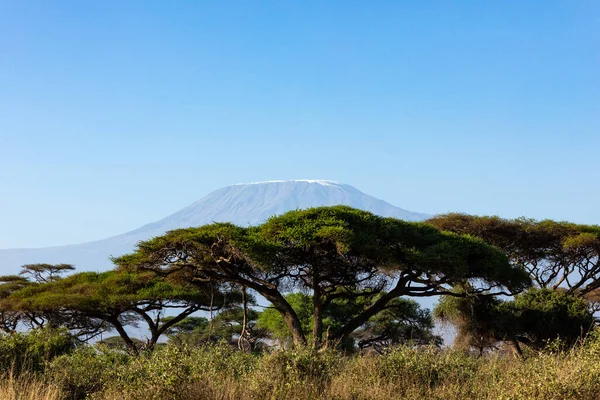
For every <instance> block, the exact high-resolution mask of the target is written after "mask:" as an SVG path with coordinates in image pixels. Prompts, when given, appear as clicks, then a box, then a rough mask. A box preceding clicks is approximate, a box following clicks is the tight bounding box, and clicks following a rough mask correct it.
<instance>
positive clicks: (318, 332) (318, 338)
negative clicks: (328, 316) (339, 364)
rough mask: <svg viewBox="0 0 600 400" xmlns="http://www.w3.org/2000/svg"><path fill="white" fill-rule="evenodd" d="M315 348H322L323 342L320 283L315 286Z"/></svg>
mask: <svg viewBox="0 0 600 400" xmlns="http://www.w3.org/2000/svg"><path fill="white" fill-rule="evenodd" d="M312 335H313V347H314V348H315V349H318V348H320V347H321V342H322V340H323V302H322V299H321V288H320V287H319V283H318V282H316V284H315V285H314V286H313V331H312Z"/></svg>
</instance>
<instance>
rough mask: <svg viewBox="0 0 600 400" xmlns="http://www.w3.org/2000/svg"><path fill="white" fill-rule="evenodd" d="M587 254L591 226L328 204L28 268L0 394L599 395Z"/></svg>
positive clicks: (595, 236) (8, 333)
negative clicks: (109, 265) (386, 213)
mask: <svg viewBox="0 0 600 400" xmlns="http://www.w3.org/2000/svg"><path fill="white" fill-rule="evenodd" d="M599 254H600V227H597V226H587V225H576V224H570V223H562V222H554V221H539V222H538V221H533V220H526V219H518V220H505V219H501V218H497V217H474V216H468V215H462V214H448V215H442V216H438V217H435V218H433V219H431V220H429V221H427V222H425V223H411V222H405V221H401V220H397V219H394V218H382V217H378V216H375V215H373V214H371V213H368V212H364V211H360V210H356V209H352V208H349V207H343V206H335V207H320V208H314V209H309V210H299V211H292V212H288V213H286V214H284V215H282V216H278V217H273V218H271V219H269V220H268V221H267V222H265V223H263V224H261V225H259V226H254V227H247V228H244V227H239V226H235V225H232V224H227V223H215V224H210V225H205V226H201V227H193V228H186V229H178V230H174V231H170V232H167V233H166V234H165V235H163V236H160V237H156V238H152V239H150V240H147V241H144V242H141V243H139V245H138V246H137V248H136V250H135V251H134V252H133V253H131V254H128V255H125V256H122V257H118V258H114V259H113V262H114V264H115V268H114V269H113V270H111V271H106V272H75V271H74V269H73V267H72V266H71V265H66V264H63V265H48V264H35V265H26V266H23V267H22V271H21V273H20V274H19V275H10V276H2V277H0V330H2V332H3V333H2V334H1V335H0V364H1V368H2V370H3V371H5V372H4V377H3V379H2V380H1V382H2V383H1V384H0V397H2V398H15V399H17V398H19V399H22V398H30V399H39V398H47V399H86V398H90V399H107V400H108V399H123V398H131V399H234V398H236V399H239V398H249V399H252V398H253V399H264V398H267V399H286V398H287V399H390V398H398V399H400V398H402V399H404V398H407V399H421V398H431V399H459V398H460V399H465V398H466V399H521V398H531V399H546V398H548V399H564V398H573V399H575V398H577V399H579V398H581V399H596V398H597V397H598V393H600V333H599V332H598V329H597V328H596V325H597V322H598V321H597V320H596V319H595V312H596V311H597V309H598V299H600V261H599ZM422 297H434V298H435V299H438V302H437V306H436V307H435V309H434V310H432V311H430V310H428V309H425V308H423V307H421V306H420V305H419V303H418V302H417V301H416V300H417V299H419V298H422ZM436 320H437V321H438V322H439V323H441V324H443V326H447V327H449V328H450V327H451V328H452V330H453V331H454V332H455V336H456V338H455V340H454V343H448V345H450V344H451V345H452V346H444V345H443V338H442V337H441V336H440V334H439V332H438V331H436V330H435V329H434V324H435V321H436Z"/></svg>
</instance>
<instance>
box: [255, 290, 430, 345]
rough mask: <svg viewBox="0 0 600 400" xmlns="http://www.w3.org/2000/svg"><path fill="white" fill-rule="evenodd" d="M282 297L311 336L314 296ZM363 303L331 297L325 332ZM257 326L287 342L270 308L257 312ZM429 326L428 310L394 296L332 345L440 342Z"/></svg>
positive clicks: (283, 328)
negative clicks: (355, 329)
mask: <svg viewBox="0 0 600 400" xmlns="http://www.w3.org/2000/svg"><path fill="white" fill-rule="evenodd" d="M285 298H286V300H287V301H288V302H289V303H290V304H291V306H292V307H293V308H294V310H295V311H296V314H297V315H298V318H299V319H300V322H301V324H302V329H303V330H304V334H305V335H306V336H307V337H309V338H310V336H311V334H312V327H313V313H312V312H313V297H312V296H309V295H307V294H304V293H290V294H288V295H286V296H285ZM365 306H367V304H365V299H364V298H363V297H358V298H357V299H339V300H334V301H333V302H332V303H331V304H329V305H328V306H327V307H326V308H325V310H324V313H323V324H324V328H325V331H332V330H335V329H338V328H339V327H340V326H343V324H345V323H346V322H347V321H348V320H350V319H351V318H353V317H354V316H355V315H357V314H358V313H360V312H361V310H362V309H363V308H364V307H365ZM257 327H259V328H263V329H264V330H265V331H267V332H269V334H270V337H271V338H272V339H275V340H278V341H279V342H280V343H281V344H283V345H284V346H285V345H286V344H289V343H290V340H291V335H290V332H289V330H288V329H287V327H286V325H285V322H284V321H283V318H282V317H281V315H280V314H279V313H278V312H277V311H276V310H275V309H273V308H267V309H265V310H264V311H263V312H261V313H260V314H259V317H258V323H257ZM432 329H433V319H432V317H431V313H430V312H429V310H427V309H425V310H424V309H421V308H420V306H419V304H418V303H417V302H415V301H413V300H409V299H403V298H396V299H393V300H391V301H390V302H389V303H388V305H387V307H386V308H385V309H384V310H383V311H381V312H380V313H377V314H376V315H374V316H373V317H371V319H369V320H368V321H367V323H365V324H364V325H363V326H362V327H361V328H360V329H358V330H357V331H356V332H355V333H354V334H353V335H352V337H349V338H347V339H346V340H345V341H344V342H342V343H333V345H337V346H338V347H339V348H341V349H345V350H354V348H355V346H356V344H358V346H359V347H360V348H361V349H363V348H367V347H370V346H375V347H376V348H378V349H381V348H382V347H385V346H391V345H395V344H400V343H408V342H413V343H418V344H426V343H438V344H440V343H441V339H440V338H437V337H435V336H434V335H433V334H432V332H431V331H432ZM355 341H357V343H355Z"/></svg>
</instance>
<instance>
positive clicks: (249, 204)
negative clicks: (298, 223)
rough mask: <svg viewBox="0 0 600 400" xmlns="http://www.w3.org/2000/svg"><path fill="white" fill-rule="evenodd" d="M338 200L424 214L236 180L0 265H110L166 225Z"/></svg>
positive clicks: (337, 192)
mask: <svg viewBox="0 0 600 400" xmlns="http://www.w3.org/2000/svg"><path fill="white" fill-rule="evenodd" d="M337 204H344V205H349V206H351V207H355V208H359V209H362V210H367V211H371V212H373V213H374V214H377V215H381V216H385V217H396V218H400V219H404V220H407V221H421V220H424V219H426V218H427V217H428V215H426V214H420V213H413V212H410V211H406V210H404V209H402V208H398V207H395V206H393V205H391V204H389V203H386V202H385V201H383V200H380V199H377V198H375V197H372V196H369V195H367V194H365V193H363V192H361V191H359V190H358V189H355V188H354V187H352V186H349V185H344V184H341V183H337V182H331V181H317V180H294V181H269V182H257V183H250V184H238V185H232V186H227V187H225V188H222V189H219V190H216V191H214V192H212V193H210V194H208V195H207V196H205V197H203V198H202V199H200V200H198V201H197V202H195V203H193V204H191V205H189V206H188V207H185V208H183V209H181V210H180V211H177V212H176V213H174V214H171V215H169V216H168V217H166V218H163V219H161V220H159V221H156V222H153V223H150V224H147V225H144V226H142V227H141V228H138V229H136V230H134V231H131V232H127V233H124V234H122V235H118V236H114V237H111V238H107V239H104V240H99V241H95V242H88V243H81V244H76V245H70V246H59V247H48V248H41V249H9V250H0V266H1V267H3V271H4V272H3V273H4V274H7V273H14V272H16V271H17V270H18V268H19V267H20V266H21V265H23V264H30V263H38V262H46V263H63V262H64V263H70V264H74V265H75V266H76V267H77V269H78V270H103V269H108V268H110V267H111V263H110V261H109V259H108V257H109V256H110V255H114V256H118V255H122V254H125V253H127V252H130V251H131V250H132V249H133V247H134V246H135V244H136V243H137V242H138V241H140V240H144V239H148V238H151V237H153V236H157V235H161V234H163V233H164V232H166V231H168V230H170V229H175V228H184V227H189V226H199V225H204V224H208V223H211V222H233V223H235V224H238V225H255V224H258V223H261V222H263V221H265V220H266V219H267V218H269V217H271V216H273V215H278V214H282V213H284V212H286V211H290V210H294V209H302V208H309V207H317V206H329V205H337Z"/></svg>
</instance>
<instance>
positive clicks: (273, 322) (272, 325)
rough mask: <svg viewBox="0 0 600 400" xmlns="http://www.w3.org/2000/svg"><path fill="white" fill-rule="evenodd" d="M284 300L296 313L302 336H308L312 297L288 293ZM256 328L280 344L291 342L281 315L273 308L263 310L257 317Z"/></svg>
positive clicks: (311, 322)
mask: <svg viewBox="0 0 600 400" xmlns="http://www.w3.org/2000/svg"><path fill="white" fill-rule="evenodd" d="M285 299H286V300H287V302H288V303H289V304H290V305H291V306H292V308H293V309H294V311H295V312H296V315H297V316H298V319H299V320H300V324H301V326H302V330H303V332H304V334H305V335H309V334H310V332H311V331H312V325H313V301H312V296H309V295H306V294H304V293H290V294H288V295H286V296H285ZM257 326H258V327H259V328H262V329H264V330H266V331H267V332H269V334H270V336H271V338H273V339H275V340H278V341H280V342H282V343H287V342H289V341H290V340H291V337H292V336H291V333H290V331H289V329H288V327H287V325H286V323H285V321H284V320H283V318H282V316H281V314H280V313H279V312H278V311H277V310H276V309H275V308H272V307H271V308H266V309H264V311H262V312H261V313H260V314H259V315H258V320H257Z"/></svg>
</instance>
